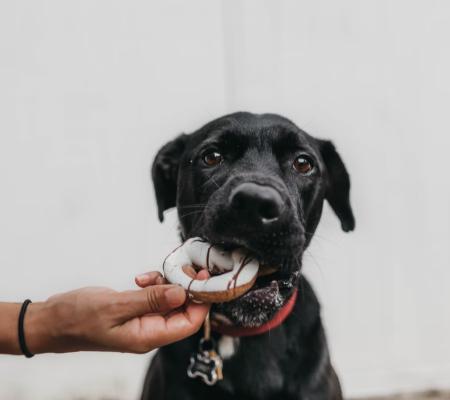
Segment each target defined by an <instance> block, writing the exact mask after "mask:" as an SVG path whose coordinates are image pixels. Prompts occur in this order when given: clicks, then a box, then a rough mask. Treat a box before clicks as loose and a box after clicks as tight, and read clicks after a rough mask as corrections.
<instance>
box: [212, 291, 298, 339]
mask: <svg viewBox="0 0 450 400" xmlns="http://www.w3.org/2000/svg"><path fill="white" fill-rule="evenodd" d="M297 291H298V290H297V289H295V290H294V292H293V293H292V295H291V297H290V298H289V300H288V301H287V302H286V304H285V305H284V306H283V307H282V308H281V309H280V310H278V312H277V313H276V314H275V315H274V316H273V318H272V319H270V320H269V321H267V322H266V323H264V324H262V325H260V326H256V327H250V328H246V327H240V326H234V325H227V324H224V323H221V322H220V321H218V320H214V319H212V320H211V327H212V329H213V330H214V331H215V332H217V333H220V334H222V335H227V336H232V337H244V336H256V335H262V334H263V333H266V332H269V331H270V330H272V329H275V328H276V327H278V326H280V325H281V324H282V323H283V322H284V320H285V319H286V318H287V317H288V316H289V315H290V314H291V312H292V310H293V308H294V305H295V301H296V300H297Z"/></svg>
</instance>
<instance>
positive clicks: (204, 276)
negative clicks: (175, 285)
mask: <svg viewBox="0 0 450 400" xmlns="http://www.w3.org/2000/svg"><path fill="white" fill-rule="evenodd" d="M208 278H209V272H208V270H206V269H202V270H200V271H199V272H198V274H197V277H196V279H199V280H201V281H203V280H205V279H208Z"/></svg>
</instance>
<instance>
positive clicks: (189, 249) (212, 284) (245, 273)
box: [163, 238, 259, 292]
mask: <svg viewBox="0 0 450 400" xmlns="http://www.w3.org/2000/svg"><path fill="white" fill-rule="evenodd" d="M208 251H209V257H208ZM207 261H208V262H207ZM193 264H195V265H196V266H198V267H201V268H205V269H206V268H208V269H209V271H220V272H221V274H220V275H215V276H211V277H210V278H209V279H205V280H198V279H194V280H193V279H192V278H191V277H190V276H188V275H187V274H186V273H185V272H184V271H183V267H184V266H192V265H193ZM207 264H208V265H207ZM258 269H259V263H258V261H257V260H255V259H253V258H251V257H249V256H246V255H245V254H244V253H243V252H242V251H241V250H239V249H237V250H234V251H232V252H229V251H225V250H223V249H221V248H219V247H216V246H211V244H209V243H207V242H205V241H203V240H202V239H201V238H191V239H188V240H187V241H186V242H185V243H184V244H183V245H182V246H180V247H179V248H178V249H176V250H175V251H174V252H173V253H171V254H170V255H169V256H168V257H167V258H166V260H165V261H164V264H163V273H164V276H165V277H166V278H167V280H168V281H169V282H171V283H175V284H179V285H181V286H182V287H183V288H185V289H186V290H187V289H189V290H190V291H192V292H218V291H226V290H230V289H233V288H235V287H239V286H242V285H245V284H247V283H249V282H251V281H252V280H253V279H254V278H255V277H256V275H257V273H258ZM238 271H239V273H238ZM222 272H223V273H222Z"/></svg>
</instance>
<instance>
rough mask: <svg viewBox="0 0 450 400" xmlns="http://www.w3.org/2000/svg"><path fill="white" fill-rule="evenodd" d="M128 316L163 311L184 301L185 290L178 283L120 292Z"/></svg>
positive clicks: (171, 308) (178, 305) (169, 309)
mask: <svg viewBox="0 0 450 400" xmlns="http://www.w3.org/2000/svg"><path fill="white" fill-rule="evenodd" d="M120 295H121V296H122V300H123V303H124V304H125V305H126V310H124V311H125V314H126V316H127V317H129V318H133V317H140V316H142V315H145V314H154V313H165V312H168V311H171V310H173V309H174V308H177V307H180V306H182V305H183V304H184V302H185V301H186V292H185V290H184V289H183V288H182V287H181V286H178V285H156V286H149V287H147V288H145V289H141V290H131V291H127V292H122V293H120Z"/></svg>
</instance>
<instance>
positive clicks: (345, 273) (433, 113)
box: [0, 0, 450, 400]
mask: <svg viewBox="0 0 450 400" xmlns="http://www.w3.org/2000/svg"><path fill="white" fill-rule="evenodd" d="M449 38H450V3H449V2H448V1H446V0H441V1H437V0H428V1H425V0H423V1H418V0H396V1H392V0H370V1H361V0H344V1H342V0H341V1H334V0H330V1H320V0H319V1H318V0H315V1H280V0H278V1H261V0H259V1H256V0H255V1H223V2H221V1H215V0H205V1H189V2H187V1H182V0H180V1H167V0H164V1H153V2H149V1H127V2H120V1H110V0H108V1H107V0H104V1H91V0H89V1H76V2H69V1H59V0H55V1H36V0H27V1H20V2H19V1H10V2H7V1H3V2H1V4H0V271H1V276H0V299H1V300H9V301H22V300H23V299H25V298H27V297H29V298H31V299H33V300H35V301H36V300H43V299H45V298H46V297H48V296H50V295H51V294H54V293H56V292H60V291H65V290H69V289H72V288H77V287H81V286H87V285H105V286H110V287H113V288H116V289H126V288H132V287H133V277H134V275H135V274H137V273H139V272H142V271H146V270H149V269H153V268H157V267H159V265H160V264H161V260H162V258H163V256H164V255H166V254H167V252H168V251H169V250H171V249H172V248H173V246H174V245H175V244H176V243H177V240H178V239H177V234H176V226H177V222H176V217H175V214H174V213H173V212H171V213H170V212H169V213H168V214H167V219H166V222H165V223H164V225H160V224H159V223H158V221H157V214H156V207H155V201H154V196H153V189H152V187H151V184H150V178H149V167H150V163H151V160H152V158H153V156H154V154H155V152H156V151H157V150H158V148H159V147H160V146H161V145H162V144H163V143H165V142H166V141H167V140H169V139H171V138H172V137H174V136H175V135H176V134H178V133H179V132H181V131H186V132H189V131H192V130H194V129H196V128H198V127H200V126H201V125H202V124H203V123H205V122H207V121H209V120H211V119H213V118H215V117H218V116H220V115H222V114H225V113H229V112H232V111H237V110H249V111H253V112H276V113H280V114H283V115H285V116H287V117H289V118H291V119H293V120H294V121H295V122H296V123H297V124H298V125H299V126H301V127H302V128H304V129H305V130H307V131H308V132H310V133H311V134H313V135H315V136H318V137H321V138H329V139H332V140H334V142H335V144H336V146H337V148H338V149H339V150H340V152H341V155H342V157H343V158H344V160H345V162H346V164H347V167H348V169H349V171H350V173H351V177H352V184H353V189H352V203H353V206H354V211H355V215H356V219H357V229H356V231H355V232H354V233H351V234H344V233H343V232H341V231H340V228H339V224H338V221H337V219H336V217H335V216H334V215H333V214H332V213H331V211H330V210H329V209H328V207H327V208H326V209H325V212H324V215H323V218H322V222H321V225H320V227H319V230H318V233H317V235H316V238H315V240H314V242H313V245H312V246H311V248H310V249H309V251H308V252H307V254H306V255H305V259H304V264H305V271H306V273H307V275H308V276H310V277H311V279H312V281H313V284H314V286H315V287H316V289H317V292H318V295H319V297H320V299H321V301H322V304H323V314H324V321H325V325H326V328H327V332H328V337H329V342H330V346H331V354H332V359H333V362H334V364H335V366H336V369H337V370H338V373H339V375H340V377H341V381H342V383H343V387H344V390H345V392H346V394H347V395H349V396H356V395H363V394H378V393H387V392H395V391H401V390H416V389H425V388H431V387H447V388H448V387H450V341H449V337H450V312H449V310H448V306H449V301H450V291H449V289H448V286H449V285H448V284H449V278H450V268H449V267H450V262H449V261H450V254H449V239H450V213H449V200H450V198H449V197H450V185H449V179H448V171H449V168H448V151H449V150H448V149H449V146H450V139H449V128H450V122H449V104H450V74H449V71H450V53H449ZM149 359H150V357H149V356H148V355H144V356H136V355H122V354H103V353H90V354H69V355H63V356H62V355H45V356H37V357H35V358H34V359H32V360H25V359H24V358H21V357H11V356H0V398H2V399H8V400H20V399H34V400H40V399H45V400H48V399H69V398H75V397H76V398H80V397H82V396H86V398H92V399H100V398H108V399H116V398H117V399H135V398H136V396H137V394H138V393H139V389H140V385H141V382H142V379H143V374H144V372H145V369H146V366H147V364H148V361H149Z"/></svg>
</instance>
